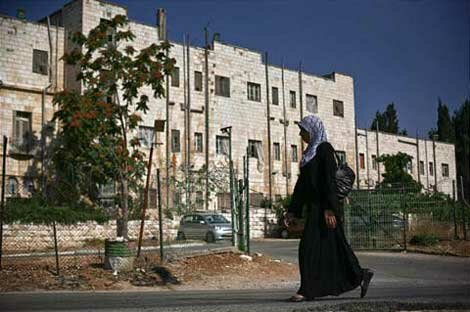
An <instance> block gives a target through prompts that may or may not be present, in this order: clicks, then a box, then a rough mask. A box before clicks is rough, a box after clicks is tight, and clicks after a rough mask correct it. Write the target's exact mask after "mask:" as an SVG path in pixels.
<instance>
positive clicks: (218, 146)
mask: <svg viewBox="0 0 470 312" xmlns="http://www.w3.org/2000/svg"><path fill="white" fill-rule="evenodd" d="M229 143H230V142H229V138H228V137H226V136H221V135H218V136H216V137H215V152H216V153H217V154H220V155H228V154H229Z"/></svg>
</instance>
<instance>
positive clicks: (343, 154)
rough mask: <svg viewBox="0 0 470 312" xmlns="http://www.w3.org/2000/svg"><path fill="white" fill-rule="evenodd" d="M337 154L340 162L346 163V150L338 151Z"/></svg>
mask: <svg viewBox="0 0 470 312" xmlns="http://www.w3.org/2000/svg"><path fill="white" fill-rule="evenodd" d="M336 156H338V158H339V164H340V165H341V164H345V163H346V152H344V151H336Z"/></svg>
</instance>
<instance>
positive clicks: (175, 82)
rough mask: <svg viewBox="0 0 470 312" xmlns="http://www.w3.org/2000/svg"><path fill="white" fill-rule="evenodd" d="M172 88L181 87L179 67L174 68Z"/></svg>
mask: <svg viewBox="0 0 470 312" xmlns="http://www.w3.org/2000/svg"><path fill="white" fill-rule="evenodd" d="M171 86H172V87H179V86H180V69H179V67H173V70H172V71H171Z"/></svg>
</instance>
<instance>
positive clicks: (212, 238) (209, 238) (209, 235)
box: [206, 232, 215, 243]
mask: <svg viewBox="0 0 470 312" xmlns="http://www.w3.org/2000/svg"><path fill="white" fill-rule="evenodd" d="M206 242H208V243H213V242H215V236H214V233H212V232H207V234H206Z"/></svg>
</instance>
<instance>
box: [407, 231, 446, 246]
mask: <svg viewBox="0 0 470 312" xmlns="http://www.w3.org/2000/svg"><path fill="white" fill-rule="evenodd" d="M437 243H439V238H437V236H436V235H434V234H417V235H414V236H413V237H412V238H411V239H410V244H413V245H418V246H434V245H436V244H437Z"/></svg>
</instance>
